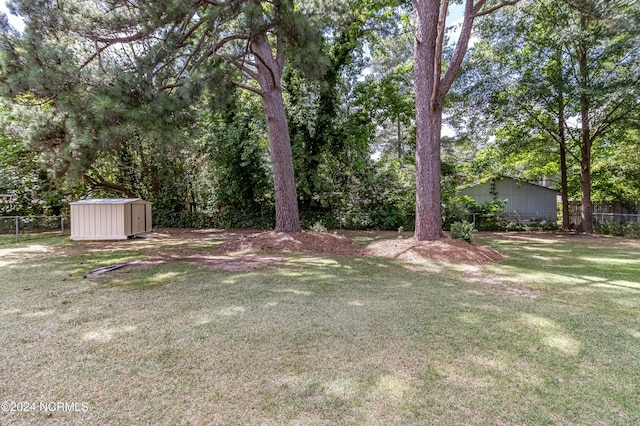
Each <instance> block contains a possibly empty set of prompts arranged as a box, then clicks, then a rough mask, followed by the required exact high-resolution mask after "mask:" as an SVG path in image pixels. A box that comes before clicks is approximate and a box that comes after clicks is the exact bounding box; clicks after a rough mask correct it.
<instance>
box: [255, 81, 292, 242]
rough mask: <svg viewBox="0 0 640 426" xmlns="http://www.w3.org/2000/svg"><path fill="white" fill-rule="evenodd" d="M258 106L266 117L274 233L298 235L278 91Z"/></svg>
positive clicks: (285, 128) (286, 131)
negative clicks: (273, 205) (271, 174)
mask: <svg viewBox="0 0 640 426" xmlns="http://www.w3.org/2000/svg"><path fill="white" fill-rule="evenodd" d="M262 104H263V106H264V112H265V115H266V117H267V130H268V133H269V148H270V151H271V165H272V168H273V182H274V189H275V199H276V231H278V232H298V231H300V229H301V228H300V217H299V213H298V197H297V194H296V184H295V179H294V173H293V155H292V153H291V141H290V139H289V126H288V125H287V116H286V114H285V109H284V100H283V98H282V91H280V90H272V91H270V92H266V93H264V95H263V96H262Z"/></svg>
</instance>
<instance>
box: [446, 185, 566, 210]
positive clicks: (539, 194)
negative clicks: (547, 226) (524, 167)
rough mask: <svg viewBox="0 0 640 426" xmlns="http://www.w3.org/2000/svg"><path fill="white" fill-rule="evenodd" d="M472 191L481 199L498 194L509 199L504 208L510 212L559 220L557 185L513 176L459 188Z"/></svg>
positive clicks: (470, 193)
mask: <svg viewBox="0 0 640 426" xmlns="http://www.w3.org/2000/svg"><path fill="white" fill-rule="evenodd" d="M458 193H459V195H468V196H470V197H471V198H473V199H474V200H475V201H476V202H477V203H480V204H482V203H486V202H487V201H493V200H495V199H496V198H497V199H500V200H505V199H506V200H507V205H506V207H505V209H504V212H505V213H506V214H507V215H513V216H518V217H522V218H527V219H547V220H553V221H555V220H557V211H558V194H559V192H558V191H556V190H555V189H550V188H546V187H544V186H540V185H535V184H531V183H526V182H521V181H517V180H515V179H512V178H500V179H494V180H490V181H488V182H485V183H482V184H479V185H475V186H470V187H467V188H464V189H461V190H460V191H458Z"/></svg>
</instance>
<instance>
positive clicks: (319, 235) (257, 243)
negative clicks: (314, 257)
mask: <svg viewBox="0 0 640 426" xmlns="http://www.w3.org/2000/svg"><path fill="white" fill-rule="evenodd" d="M220 248H221V249H224V250H226V251H228V252H232V251H239V250H249V251H275V252H287V253H289V252H295V253H320V254H337V255H351V256H355V255H359V254H361V251H360V249H359V248H358V247H357V246H356V245H355V244H354V243H353V241H351V240H350V239H348V238H347V237H344V236H342V235H337V234H330V233H325V232H307V231H303V232H291V233H288V232H275V231H269V232H261V233H256V234H252V235H246V236H243V237H240V238H239V239H236V240H232V241H228V242H226V243H224V244H223V245H222V246H221V247H220Z"/></svg>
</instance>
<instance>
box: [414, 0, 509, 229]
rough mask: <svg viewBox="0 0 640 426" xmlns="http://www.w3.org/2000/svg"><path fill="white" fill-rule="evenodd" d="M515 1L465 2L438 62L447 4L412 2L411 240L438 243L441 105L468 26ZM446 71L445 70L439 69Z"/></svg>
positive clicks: (463, 47)
mask: <svg viewBox="0 0 640 426" xmlns="http://www.w3.org/2000/svg"><path fill="white" fill-rule="evenodd" d="M517 2H518V0H513V1H504V2H502V1H501V2H497V3H496V4H493V5H491V4H490V2H487V1H486V0H476V1H474V0H465V3H464V4H465V6H464V18H463V21H462V27H461V30H460V34H459V36H458V40H457V42H456V45H455V48H454V51H453V54H452V56H451V58H450V59H449V60H448V61H446V59H445V58H444V57H443V52H444V43H445V29H446V18H447V13H448V10H449V0H412V2H411V3H412V5H413V9H414V22H415V34H414V36H415V41H414V60H415V64H414V89H415V97H416V131H417V135H416V137H417V140H416V228H415V238H416V239H417V240H437V239H438V238H440V237H442V214H441V195H440V193H441V192H440V146H441V131H442V110H443V106H444V99H445V96H446V95H447V93H448V91H449V89H450V88H451V85H452V84H453V81H454V79H455V78H456V74H457V73H458V70H459V69H460V65H461V64H462V61H463V59H464V56H465V53H466V51H467V47H468V46H469V39H470V38H471V29H472V27H473V22H474V20H475V19H476V18H477V17H479V16H482V15H487V14H489V13H492V12H494V11H496V10H498V9H500V8H502V7H504V6H507V5H512V4H515V3H517ZM445 65H446V66H445ZM443 68H444V72H443Z"/></svg>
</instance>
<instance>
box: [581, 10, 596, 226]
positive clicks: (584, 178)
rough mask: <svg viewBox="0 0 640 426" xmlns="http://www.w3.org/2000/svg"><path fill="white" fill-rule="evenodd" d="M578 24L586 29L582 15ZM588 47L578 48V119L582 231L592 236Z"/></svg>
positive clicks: (585, 22)
mask: <svg viewBox="0 0 640 426" xmlns="http://www.w3.org/2000/svg"><path fill="white" fill-rule="evenodd" d="M580 24H581V26H582V28H583V29H585V30H586V28H587V18H586V17H585V15H584V14H581V16H580ZM588 49H589V48H588V47H587V46H584V45H582V44H581V45H579V46H578V68H579V73H580V76H579V78H580V88H581V94H580V118H581V121H582V123H581V126H582V129H581V141H580V150H581V156H580V189H581V192H582V209H581V212H580V213H581V219H582V231H583V232H584V233H585V234H593V205H592V203H591V145H592V142H593V141H592V140H591V127H590V123H589V112H590V108H589V95H588V94H587V89H588V86H589V66H588V62H587V60H588V58H587V52H588Z"/></svg>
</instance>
